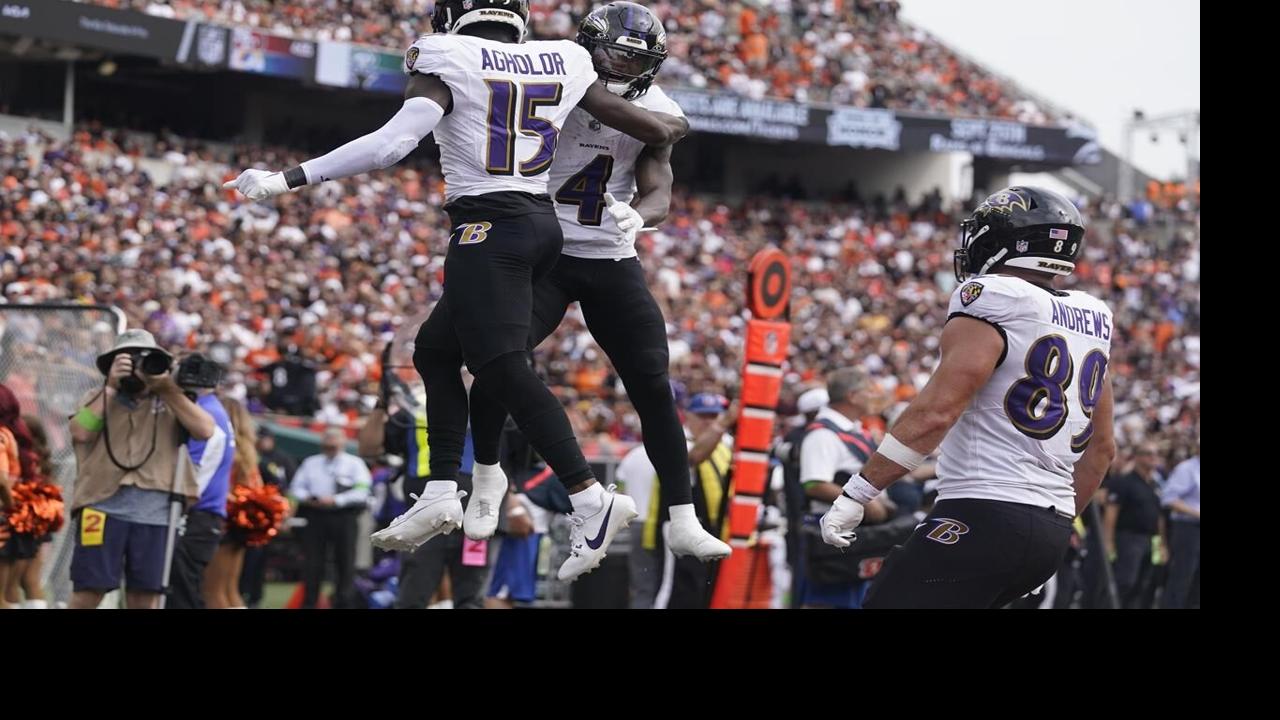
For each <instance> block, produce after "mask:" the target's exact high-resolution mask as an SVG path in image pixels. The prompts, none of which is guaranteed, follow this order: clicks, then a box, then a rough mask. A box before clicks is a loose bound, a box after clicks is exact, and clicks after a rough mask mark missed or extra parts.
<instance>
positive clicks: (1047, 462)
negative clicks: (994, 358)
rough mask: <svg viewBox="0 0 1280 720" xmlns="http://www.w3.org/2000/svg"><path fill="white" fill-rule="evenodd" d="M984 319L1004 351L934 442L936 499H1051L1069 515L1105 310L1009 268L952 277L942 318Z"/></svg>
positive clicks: (1106, 322)
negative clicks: (955, 280) (937, 445)
mask: <svg viewBox="0 0 1280 720" xmlns="http://www.w3.org/2000/svg"><path fill="white" fill-rule="evenodd" d="M957 315H964V316H969V317H973V318H976V319H978V320H982V321H984V322H988V323H991V324H992V325H994V326H995V328H996V329H997V330H999V331H1000V334H1001V336H1003V337H1004V340H1005V355H1004V356H1003V357H1002V358H1001V360H1000V363H999V365H998V366H997V367H996V371H995V373H994V374H993V375H992V376H991V379H990V380H988V381H987V384H986V385H984V386H983V387H982V389H980V390H979V391H978V394H977V395H976V396H975V397H974V399H973V402H971V403H970V404H969V407H968V408H967V409H966V410H965V411H964V414H963V415H961V416H960V420H959V421H957V422H956V424H955V426H954V427H952V428H951V431H950V432H949V433H947V437H946V438H945V439H944V440H943V441H942V448H941V457H940V458H939V460H938V479H939V481H940V482H939V486H938V499H939V500H946V499H952V498H978V499H985V500H1001V501H1005V502H1015V503H1024V504H1028V505H1036V506H1039V507H1049V506H1053V507H1054V508H1055V509H1057V510H1058V511H1060V512H1062V513H1065V514H1067V515H1071V516H1074V515H1075V491H1074V490H1073V487H1072V472H1073V469H1074V467H1075V462H1076V460H1077V459H1078V458H1079V457H1080V454H1081V453H1083V452H1084V450H1085V447H1086V446H1087V445H1088V442H1089V437H1090V436H1091V435H1092V433H1093V424H1092V421H1091V419H1090V418H1091V416H1092V414H1093V409H1094V407H1095V406H1096V405H1097V403H1098V399H1099V397H1100V396H1101V393H1102V380H1103V377H1104V376H1105V374H1106V371H1107V358H1108V356H1109V354H1110V351H1111V333H1112V330H1113V325H1112V321H1111V310H1110V309H1109V308H1108V307H1107V306H1106V304H1105V303H1103V302H1102V301H1101V300H1098V299H1097V298H1094V297H1093V296H1091V295H1088V294H1085V293H1082V292H1061V291H1057V290H1053V291H1050V290H1046V289H1044V288H1040V287H1037V286H1035V285H1032V284H1031V283H1029V282H1027V281H1025V280H1022V279H1020V278H1015V277H1011V276H1007V275H982V276H979V277H976V278H972V279H970V280H968V281H966V282H964V283H961V284H960V287H958V288H956V291H955V293H954V294H952V296H951V306H950V309H949V310H948V316H949V318H954V317H956V316H957Z"/></svg>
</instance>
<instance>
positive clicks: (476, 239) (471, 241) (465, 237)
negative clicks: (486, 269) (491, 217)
mask: <svg viewBox="0 0 1280 720" xmlns="http://www.w3.org/2000/svg"><path fill="white" fill-rule="evenodd" d="M492 228H493V223H491V222H478V223H467V224H465V225H459V226H458V228H457V230H456V231H455V232H457V233H459V235H458V244H459V245H476V244H478V243H482V242H484V241H485V240H487V239H489V230H490V229H492Z"/></svg>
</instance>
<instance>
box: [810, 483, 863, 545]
mask: <svg viewBox="0 0 1280 720" xmlns="http://www.w3.org/2000/svg"><path fill="white" fill-rule="evenodd" d="M864 512H865V511H864V510H863V508H862V504H861V503H859V502H858V501H856V500H854V499H852V498H850V497H849V496H848V495H845V494H844V493H840V497H838V498H836V501H835V502H834V503H832V504H831V509H830V510H828V511H827V513H826V514H825V515H823V516H822V520H821V521H820V522H819V525H820V526H821V527H822V541H823V542H825V543H826V544H828V545H835V546H836V547H838V548H846V547H849V545H850V544H851V543H852V542H853V541H854V539H855V538H857V537H858V536H857V534H855V533H854V532H853V530H854V528H856V527H858V525H860V524H862V515H863V513H864Z"/></svg>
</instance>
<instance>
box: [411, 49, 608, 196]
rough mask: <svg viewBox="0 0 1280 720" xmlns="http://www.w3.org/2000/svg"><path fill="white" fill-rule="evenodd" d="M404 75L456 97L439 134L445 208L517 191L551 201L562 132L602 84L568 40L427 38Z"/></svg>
mask: <svg viewBox="0 0 1280 720" xmlns="http://www.w3.org/2000/svg"><path fill="white" fill-rule="evenodd" d="M404 67H405V72H407V73H409V74H413V73H421V74H423V75H435V76H437V77H439V78H440V79H441V80H443V81H444V83H445V84H446V85H448V86H449V90H450V91H451V92H452V93H453V108H452V110H450V111H449V114H447V115H445V116H444V118H443V119H442V120H441V121H440V124H439V125H437V126H436V129H435V140H436V144H437V145H439V146H440V165H441V168H442V169H443V170H444V180H445V201H446V203H448V202H452V201H453V200H456V199H457V198H460V197H471V196H475V195H482V194H485V193H492V192H502V191H511V190H514V191H519V192H528V193H533V194H545V193H546V192H547V178H548V175H547V171H548V170H549V169H550V168H551V160H552V158H553V157H554V156H555V152H556V144H557V142H558V140H559V135H560V128H561V127H563V126H564V123H565V121H566V120H567V119H568V117H569V113H570V112H572V111H573V109H574V107H575V106H576V105H577V104H578V101H579V100H581V99H582V96H583V95H584V94H585V93H586V92H587V89H588V88H589V87H590V86H591V83H593V82H595V81H596V71H595V69H594V68H593V67H592V65H591V56H590V55H589V54H588V53H587V51H586V50H585V49H584V48H583V47H582V46H580V45H578V44H577V43H574V42H572V41H569V40H538V41H531V42H526V43H519V44H516V43H503V42H497V41H494V40H486V39H484V38H479V37H473V36H470V35H441V34H435V35H423V36H422V37H420V38H418V41H417V42H415V43H414V44H413V45H411V46H410V47H409V50H408V51H407V52H406V53H405V57H404ZM446 110H448V108H446Z"/></svg>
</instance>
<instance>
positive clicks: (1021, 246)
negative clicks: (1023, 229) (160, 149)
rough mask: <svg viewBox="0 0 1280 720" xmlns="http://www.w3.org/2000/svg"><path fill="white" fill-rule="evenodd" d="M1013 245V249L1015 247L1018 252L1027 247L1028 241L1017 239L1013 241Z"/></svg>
mask: <svg viewBox="0 0 1280 720" xmlns="http://www.w3.org/2000/svg"><path fill="white" fill-rule="evenodd" d="M1013 247H1014V249H1016V250H1017V251H1018V252H1026V251H1027V247H1028V243H1027V241H1026V240H1019V241H1018V242H1017V243H1015V244H1014V246H1013Z"/></svg>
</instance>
